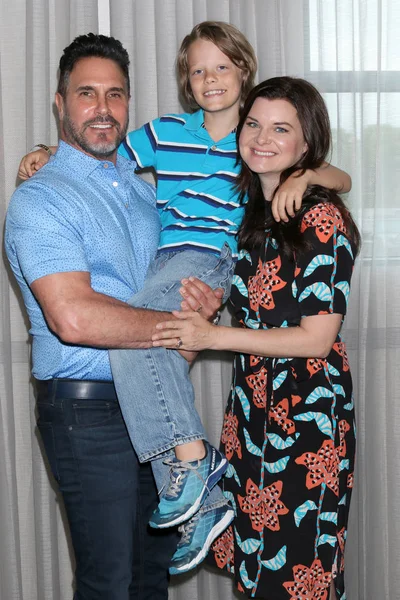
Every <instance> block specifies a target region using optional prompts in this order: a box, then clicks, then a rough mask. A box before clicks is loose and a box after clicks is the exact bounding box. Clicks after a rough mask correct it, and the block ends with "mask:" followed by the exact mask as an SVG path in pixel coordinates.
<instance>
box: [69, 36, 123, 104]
mask: <svg viewBox="0 0 400 600" xmlns="http://www.w3.org/2000/svg"><path fill="white" fill-rule="evenodd" d="M91 56H95V57H97V58H108V59H109V60H113V61H114V62H115V63H116V64H117V65H118V66H119V67H120V69H121V71H122V73H123V75H124V77H125V81H126V85H127V88H128V94H130V81H129V55H128V52H127V51H126V50H125V48H124V47H123V45H122V44H121V42H120V41H119V40H116V39H115V38H113V37H108V36H106V35H99V34H96V33H87V34H86V35H79V36H78V37H76V38H75V39H74V41H73V42H71V44H70V45H69V46H67V47H66V48H64V54H63V55H62V57H61V59H60V65H59V69H60V70H59V78H58V87H57V92H58V93H59V94H61V96H62V97H63V98H65V94H66V91H67V87H68V82H69V75H70V73H71V72H72V70H73V68H74V66H75V64H76V63H77V62H78V61H79V60H80V59H81V58H88V57H91Z"/></svg>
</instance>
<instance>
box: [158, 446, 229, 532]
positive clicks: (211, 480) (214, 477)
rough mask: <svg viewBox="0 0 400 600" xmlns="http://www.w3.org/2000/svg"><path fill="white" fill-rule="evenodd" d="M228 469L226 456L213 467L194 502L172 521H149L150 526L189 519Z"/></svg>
mask: <svg viewBox="0 0 400 600" xmlns="http://www.w3.org/2000/svg"><path fill="white" fill-rule="evenodd" d="M227 469H228V461H227V460H226V458H223V459H222V460H221V462H220V464H219V466H218V469H215V471H213V472H212V473H211V474H210V475H209V476H208V478H207V481H206V482H205V487H204V489H203V493H202V494H201V495H200V496H199V497H198V498H197V500H196V502H195V503H194V504H193V505H192V506H191V507H190V508H189V509H188V510H187V511H186V512H185V513H184V514H182V515H180V516H179V517H176V519H173V520H172V521H168V522H167V523H166V522H164V523H155V522H154V521H151V520H150V521H149V525H150V527H152V528H154V529H166V528H167V527H175V525H180V524H181V523H184V522H185V521H189V519H191V518H192V517H193V516H194V515H195V514H196V513H197V511H198V510H200V508H201V507H202V505H203V503H204V501H205V499H206V498H207V496H208V494H209V492H210V491H211V490H212V489H213V487H214V486H215V485H216V484H217V483H218V481H219V480H220V479H221V477H222V476H223V475H224V474H225V473H226V471H227Z"/></svg>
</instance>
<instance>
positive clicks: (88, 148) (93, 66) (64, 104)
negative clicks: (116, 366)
mask: <svg viewBox="0 0 400 600" xmlns="http://www.w3.org/2000/svg"><path fill="white" fill-rule="evenodd" d="M128 102H129V95H128V89H127V85H126V81H125V77H124V75H123V73H122V71H121V69H120V67H119V66H118V65H117V63H115V62H114V61H113V60H110V59H108V58H98V57H89V58H82V59H80V60H79V61H78V62H77V63H76V64H75V66H74V68H73V70H72V72H71V73H70V76H69V81H68V86H67V91H66V95H65V98H63V97H62V96H60V94H56V104H57V108H58V113H59V117H60V122H61V128H62V134H63V139H64V140H65V141H66V142H68V143H69V144H71V146H74V147H75V148H77V149H78V150H82V151H83V152H85V154H89V155H90V156H93V157H94V158H97V159H105V158H107V159H109V160H113V161H114V160H115V157H116V150H117V148H118V146H119V144H120V143H121V141H122V140H123V139H124V137H125V135H126V131H127V127H128Z"/></svg>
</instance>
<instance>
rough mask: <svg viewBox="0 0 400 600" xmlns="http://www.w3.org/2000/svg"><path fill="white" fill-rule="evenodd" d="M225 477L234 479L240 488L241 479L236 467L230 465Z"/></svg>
mask: <svg viewBox="0 0 400 600" xmlns="http://www.w3.org/2000/svg"><path fill="white" fill-rule="evenodd" d="M225 477H234V479H235V481H236V483H237V484H238V485H239V486H240V485H241V483H240V479H239V477H238V474H237V471H236V469H235V467H234V466H233V465H232V464H231V463H229V466H228V469H227V470H226V473H225Z"/></svg>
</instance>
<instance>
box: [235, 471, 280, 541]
mask: <svg viewBox="0 0 400 600" xmlns="http://www.w3.org/2000/svg"><path fill="white" fill-rule="evenodd" d="M282 486H283V483H282V481H276V482H275V483H273V484H272V485H270V486H268V487H265V488H263V489H261V490H260V489H259V488H258V487H257V486H256V484H255V483H254V482H253V481H252V480H251V479H248V480H247V483H246V493H247V496H245V497H243V496H238V500H239V504H240V508H241V509H242V511H243V512H245V513H248V514H249V515H250V520H251V526H252V528H253V529H255V530H256V531H262V530H263V529H264V527H266V528H267V529H271V531H279V529H280V524H279V515H286V513H288V512H289V510H288V509H287V508H286V506H285V505H284V504H283V502H281V501H280V499H279V498H280V496H281V493H282Z"/></svg>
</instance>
